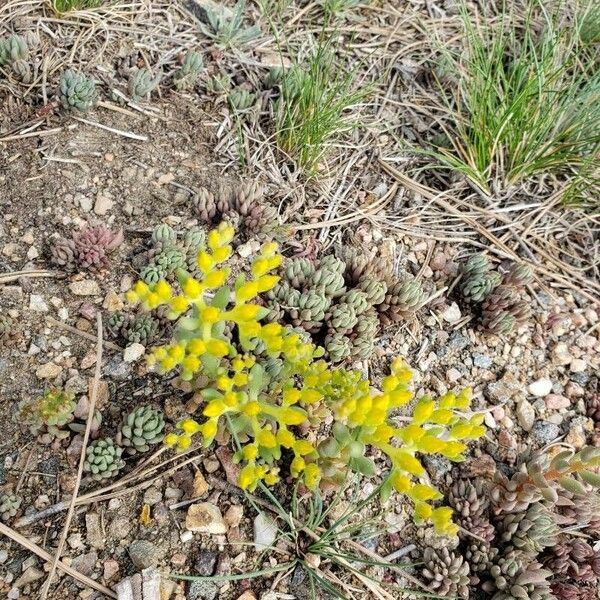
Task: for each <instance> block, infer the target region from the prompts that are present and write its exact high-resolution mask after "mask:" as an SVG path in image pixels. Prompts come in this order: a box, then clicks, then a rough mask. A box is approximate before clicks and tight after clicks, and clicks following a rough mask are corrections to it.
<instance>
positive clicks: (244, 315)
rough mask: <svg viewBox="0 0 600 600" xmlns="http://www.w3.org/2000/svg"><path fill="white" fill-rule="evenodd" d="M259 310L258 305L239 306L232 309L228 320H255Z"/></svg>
mask: <svg viewBox="0 0 600 600" xmlns="http://www.w3.org/2000/svg"><path fill="white" fill-rule="evenodd" d="M260 308H261V307H260V306H259V305H258V304H241V305H239V306H236V307H235V308H233V310H232V311H231V312H230V314H229V318H231V320H233V321H251V320H253V319H256V317H257V316H258V311H259V310H260ZM263 329H264V328H263Z"/></svg>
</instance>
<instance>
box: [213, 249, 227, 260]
mask: <svg viewBox="0 0 600 600" xmlns="http://www.w3.org/2000/svg"><path fill="white" fill-rule="evenodd" d="M230 256H231V246H221V248H217V249H216V250H215V251H214V252H213V258H214V260H215V262H217V263H222V262H225V261H226V260H227V259H228V258H229V257H230Z"/></svg>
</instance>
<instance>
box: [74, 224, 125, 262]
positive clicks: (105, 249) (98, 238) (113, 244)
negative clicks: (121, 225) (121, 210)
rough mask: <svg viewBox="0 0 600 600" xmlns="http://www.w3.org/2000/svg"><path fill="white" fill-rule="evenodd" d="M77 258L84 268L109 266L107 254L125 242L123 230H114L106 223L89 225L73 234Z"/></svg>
mask: <svg viewBox="0 0 600 600" xmlns="http://www.w3.org/2000/svg"><path fill="white" fill-rule="evenodd" d="M73 242H74V244H75V251H76V253H77V260H78V262H79V264H80V266H81V267H83V268H84V269H92V270H94V269H102V268H105V267H107V266H108V257H107V254H108V253H110V252H112V251H113V250H115V249H116V248H117V247H119V246H120V245H121V244H122V243H123V230H122V229H120V230H119V231H117V232H116V233H114V232H112V231H111V230H110V229H108V227H105V226H104V225H96V226H93V227H91V226H87V227H84V228H83V229H82V230H81V231H80V232H78V233H75V234H73Z"/></svg>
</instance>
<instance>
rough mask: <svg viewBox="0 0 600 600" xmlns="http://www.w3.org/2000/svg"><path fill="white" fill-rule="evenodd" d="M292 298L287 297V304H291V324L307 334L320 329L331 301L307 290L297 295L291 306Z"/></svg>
mask: <svg viewBox="0 0 600 600" xmlns="http://www.w3.org/2000/svg"><path fill="white" fill-rule="evenodd" d="M292 297H293V295H289V296H288V302H290V304H291V306H290V316H291V318H292V324H293V325H294V326H296V327H298V326H300V327H302V328H303V329H305V330H306V331H309V332H314V331H318V330H319V329H321V327H322V326H323V321H324V320H325V313H326V311H327V310H328V309H329V307H330V305H331V300H330V299H329V298H327V297H326V296H325V295H323V294H322V293H321V292H320V291H319V290H308V291H307V292H304V293H301V294H299V296H298V297H297V301H296V302H295V303H294V304H292ZM294 298H295V296H294Z"/></svg>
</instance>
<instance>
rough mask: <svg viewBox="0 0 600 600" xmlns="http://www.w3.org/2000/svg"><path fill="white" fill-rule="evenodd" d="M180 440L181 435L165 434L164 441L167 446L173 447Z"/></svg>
mask: <svg viewBox="0 0 600 600" xmlns="http://www.w3.org/2000/svg"><path fill="white" fill-rule="evenodd" d="M178 440H179V436H178V435H177V434H176V433H168V434H167V435H165V439H164V443H165V445H166V446H169V447H172V446H174V445H175V444H176V443H177V441H178Z"/></svg>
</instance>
